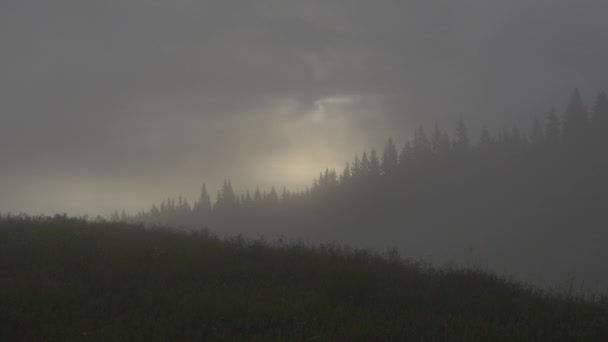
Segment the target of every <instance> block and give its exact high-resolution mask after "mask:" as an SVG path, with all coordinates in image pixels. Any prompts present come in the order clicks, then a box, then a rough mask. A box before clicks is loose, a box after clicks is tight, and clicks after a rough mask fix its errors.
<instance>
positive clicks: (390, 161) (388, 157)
mask: <svg viewBox="0 0 608 342" xmlns="http://www.w3.org/2000/svg"><path fill="white" fill-rule="evenodd" d="M398 163H399V154H398V152H397V148H396V147H395V144H394V143H393V139H392V138H388V141H387V142H386V146H385V147H384V152H383V153H382V173H383V174H391V173H393V172H394V171H395V170H396V169H397V164H398Z"/></svg>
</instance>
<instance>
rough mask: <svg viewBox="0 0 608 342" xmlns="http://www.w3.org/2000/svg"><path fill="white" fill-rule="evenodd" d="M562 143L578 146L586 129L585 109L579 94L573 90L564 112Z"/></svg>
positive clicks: (576, 90)
mask: <svg viewBox="0 0 608 342" xmlns="http://www.w3.org/2000/svg"><path fill="white" fill-rule="evenodd" d="M563 121H564V128H563V137H564V141H565V142H566V143H568V144H580V143H581V142H582V140H583V139H584V135H585V130H586V128H587V123H588V117H587V108H586V107H585V104H584V103H583V99H582V98H581V94H580V92H579V91H578V89H575V90H574V92H573V93H572V95H571V96H570V101H569V102H568V106H567V107H566V111H565V112H564V119H563Z"/></svg>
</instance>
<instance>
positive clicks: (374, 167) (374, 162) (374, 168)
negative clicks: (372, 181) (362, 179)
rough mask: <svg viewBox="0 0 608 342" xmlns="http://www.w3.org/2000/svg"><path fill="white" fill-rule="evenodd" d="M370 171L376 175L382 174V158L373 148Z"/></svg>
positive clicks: (370, 156)
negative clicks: (379, 157)
mask: <svg viewBox="0 0 608 342" xmlns="http://www.w3.org/2000/svg"><path fill="white" fill-rule="evenodd" d="M369 173H370V175H371V176H373V177H376V176H379V175H380V160H379V159H378V155H377V154H376V150H375V149H373V148H372V150H371V151H370V154H369Z"/></svg>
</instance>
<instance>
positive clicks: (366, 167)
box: [360, 152, 371, 178]
mask: <svg viewBox="0 0 608 342" xmlns="http://www.w3.org/2000/svg"><path fill="white" fill-rule="evenodd" d="M360 169H361V176H362V177H365V178H367V177H369V175H370V173H371V172H370V162H369V159H368V158H367V152H363V156H362V157H361V166H360Z"/></svg>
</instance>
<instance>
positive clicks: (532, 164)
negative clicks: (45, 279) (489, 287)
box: [0, 0, 608, 292]
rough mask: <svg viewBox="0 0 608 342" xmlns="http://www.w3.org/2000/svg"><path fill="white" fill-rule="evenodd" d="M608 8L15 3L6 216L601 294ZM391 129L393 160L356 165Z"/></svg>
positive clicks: (6, 75)
mask: <svg viewBox="0 0 608 342" xmlns="http://www.w3.org/2000/svg"><path fill="white" fill-rule="evenodd" d="M607 12H608V3H603V2H600V1H591V0H588V1H587V0H584V1H577V2H572V1H567V0H558V1H555V0H554V1H536V2H534V3H530V2H529V1H523V0H517V1H490V2H488V1H481V0H467V1H460V2H458V3H455V2H453V1H435V2H433V3H429V2H425V1H408V2H395V1H376V2H373V3H372V2H369V1H352V2H349V4H348V6H347V5H345V4H344V3H342V2H339V1H308V2H297V1H270V0H268V1H257V2H255V3H252V2H249V1H230V2H227V1H204V2H197V1H190V0H176V1H171V2H162V1H153V0H148V1H145V0H131V1H104V2H103V3H90V2H82V1H68V0H60V1H53V2H43V1H17V0H8V1H3V2H2V4H0V23H1V24H0V28H1V29H0V44H1V46H2V52H0V74H2V75H3V76H2V77H1V78H0V156H1V158H0V169H1V170H2V171H1V172H0V212H1V213H30V214H56V213H67V214H69V215H75V216H81V215H88V216H89V217H95V216H97V215H101V216H103V217H112V218H113V219H115V220H127V221H137V222H140V221H143V222H145V223H147V224H149V225H155V224H168V225H173V226H183V227H184V228H187V229H190V230H193V229H200V228H201V227H208V228H209V229H211V230H213V231H214V232H216V233H218V234H220V235H234V234H242V235H244V236H248V237H256V236H261V235H263V236H266V237H267V238H269V239H274V238H277V237H279V236H283V237H286V238H288V239H303V240H310V241H315V242H326V241H335V242H337V243H339V244H349V245H354V246H360V247H365V248H374V249H378V250H383V249H385V248H387V247H391V246H393V247H398V248H399V249H400V252H401V255H403V256H405V257H409V258H414V259H423V260H425V261H428V262H430V263H437V264H446V263H455V264H458V265H467V266H473V267H481V268H488V269H490V270H493V271H496V272H499V273H501V274H502V273H504V274H507V275H511V276H514V277H516V278H517V279H519V280H523V281H530V282H533V283H534V284H539V285H541V286H550V287H555V286H563V285H564V284H566V283H567V282H568V281H569V280H571V279H575V280H576V282H577V284H581V287H585V288H591V289H592V290H593V291H600V292H601V291H603V289H605V288H608V283H606V282H607V281H608V279H607V278H606V277H607V276H606V274H605V272H603V269H602V262H601V261H602V260H605V257H606V255H605V252H603V250H604V249H605V248H604V247H605V246H606V242H607V241H608V240H607V239H608V235H607V233H606V232H604V230H602V228H603V227H606V226H607V222H606V216H605V214H603V213H602V210H603V209H605V208H606V204H607V202H606V198H608V197H607V196H606V195H607V194H608V192H607V190H606V184H607V183H608V180H607V179H606V174H608V172H606V171H608V169H607V168H606V159H605V157H603V155H605V149H606V146H608V143H607V142H606V140H605V137H606V135H608V131H607V130H605V127H604V126H603V125H605V121H606V117H607V116H608V114H607V113H606V109H605V107H604V106H605V102H603V101H605V94H604V93H601V92H602V91H604V90H606V89H608V69H606V67H605V63H606V61H607V60H608V47H606V44H605V32H607V31H608V21H606V20H605V18H604V17H605V13H607ZM574 89H577V90H576V91H574ZM598 92H600V95H598ZM601 94H604V95H601ZM602 96H604V97H602ZM552 108H555V111H554V112H552ZM551 113H553V114H552V115H554V117H551ZM555 117H556V118H557V125H558V128H557V130H558V133H556V134H557V135H555V138H554V140H550V139H553V138H550V130H551V127H552V126H551V125H550V120H551V119H550V118H553V120H554V119H555ZM571 118H574V119H573V120H574V123H572V122H570V121H568V120H571ZM535 120H536V121H535ZM579 121H580V122H579ZM534 122H538V127H540V131H539V130H535V129H536V128H537V126H534ZM436 126H437V127H438V132H439V134H438V135H436V136H435V138H436V139H437V140H436V141H434V140H433V139H434V138H433V137H434V135H433V134H434V133H436V131H435V127H436ZM463 127H466V134H465V133H463V131H462V130H463ZM515 127H516V128H515ZM572 127H574V128H572ZM569 130H572V131H573V132H574V133H572V134H571V133H568V132H569ZM484 132H485V133H484ZM459 134H460V135H459ZM569 134H571V135H572V136H570V135H569ZM465 136H466V141H467V142H466V144H465V143H464V140H463V139H465V138H464V137H465ZM389 137H390V138H392V144H394V146H395V150H396V153H397V156H396V157H395V161H394V164H395V165H394V170H393V169H390V168H389V169H383V168H380V166H378V167H379V168H378V169H377V170H376V171H369V170H368V171H361V172H363V173H368V174H365V175H363V176H361V179H360V180H357V181H354V180H346V179H345V178H344V177H348V176H345V175H346V173H345V172H344V171H343V170H344V167H345V163H346V162H349V167H348V168H347V170H348V175H351V173H353V172H355V171H354V170H355V169H351V168H352V166H353V162H354V158H355V156H357V160H358V162H361V159H362V158H363V153H364V152H365V153H366V158H370V156H371V150H372V149H375V151H376V153H377V155H376V158H377V162H378V163H379V164H378V165H380V164H381V163H384V162H385V161H386V158H387V157H386V155H385V152H386V151H385V148H386V146H387V140H388V139H389ZM444 138H445V139H444ZM446 139H447V140H446ZM484 139H488V140H484ZM459 144H464V145H462V146H465V145H466V146H465V147H462V146H461V145H459ZM459 146H460V147H459ZM486 147H487V150H486V149H485V148H486ZM391 158H392V157H391ZM368 162H370V161H369V160H368ZM370 163H371V162H370ZM369 167H371V166H366V168H369ZM326 170H327V171H326ZM319 172H321V175H319ZM356 172H359V171H356ZM341 177H342V178H341ZM202 184H205V185H206V190H205V192H206V193H207V195H203V196H202V197H201V185H202ZM228 185H229V189H228ZM284 188H285V192H283V189H284ZM256 189H259V191H260V197H259V199H256V198H255V194H256ZM272 189H274V190H272ZM273 191H274V192H273ZM218 193H219V195H218ZM247 193H249V196H250V199H249V200H250V201H251V203H249V202H246V201H248V200H247V197H246V195H247ZM206 196H208V197H209V199H208V201H207V197H206ZM226 196H227V197H226ZM179 198H181V200H180V199H179ZM226 198H228V200H226ZM222 200H225V201H224V202H222ZM161 201H163V202H162V203H161ZM226 201H227V202H226ZM256 201H259V203H258V202H256ZM171 203H172V204H171ZM222 203H224V204H222ZM226 203H227V204H226ZM245 203H249V204H251V205H249V204H245ZM153 204H154V205H155V206H154V207H152V205H153ZM197 205H198V206H197ZM222 206H224V207H225V208H223V209H222ZM203 207H204V208H206V209H203ZM176 208H177V209H176ZM180 208H181V209H180ZM180 210H181V211H180ZM114 211H116V215H112V214H113V213H114ZM123 211H124V215H122V213H123ZM583 283H584V285H583Z"/></svg>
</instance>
